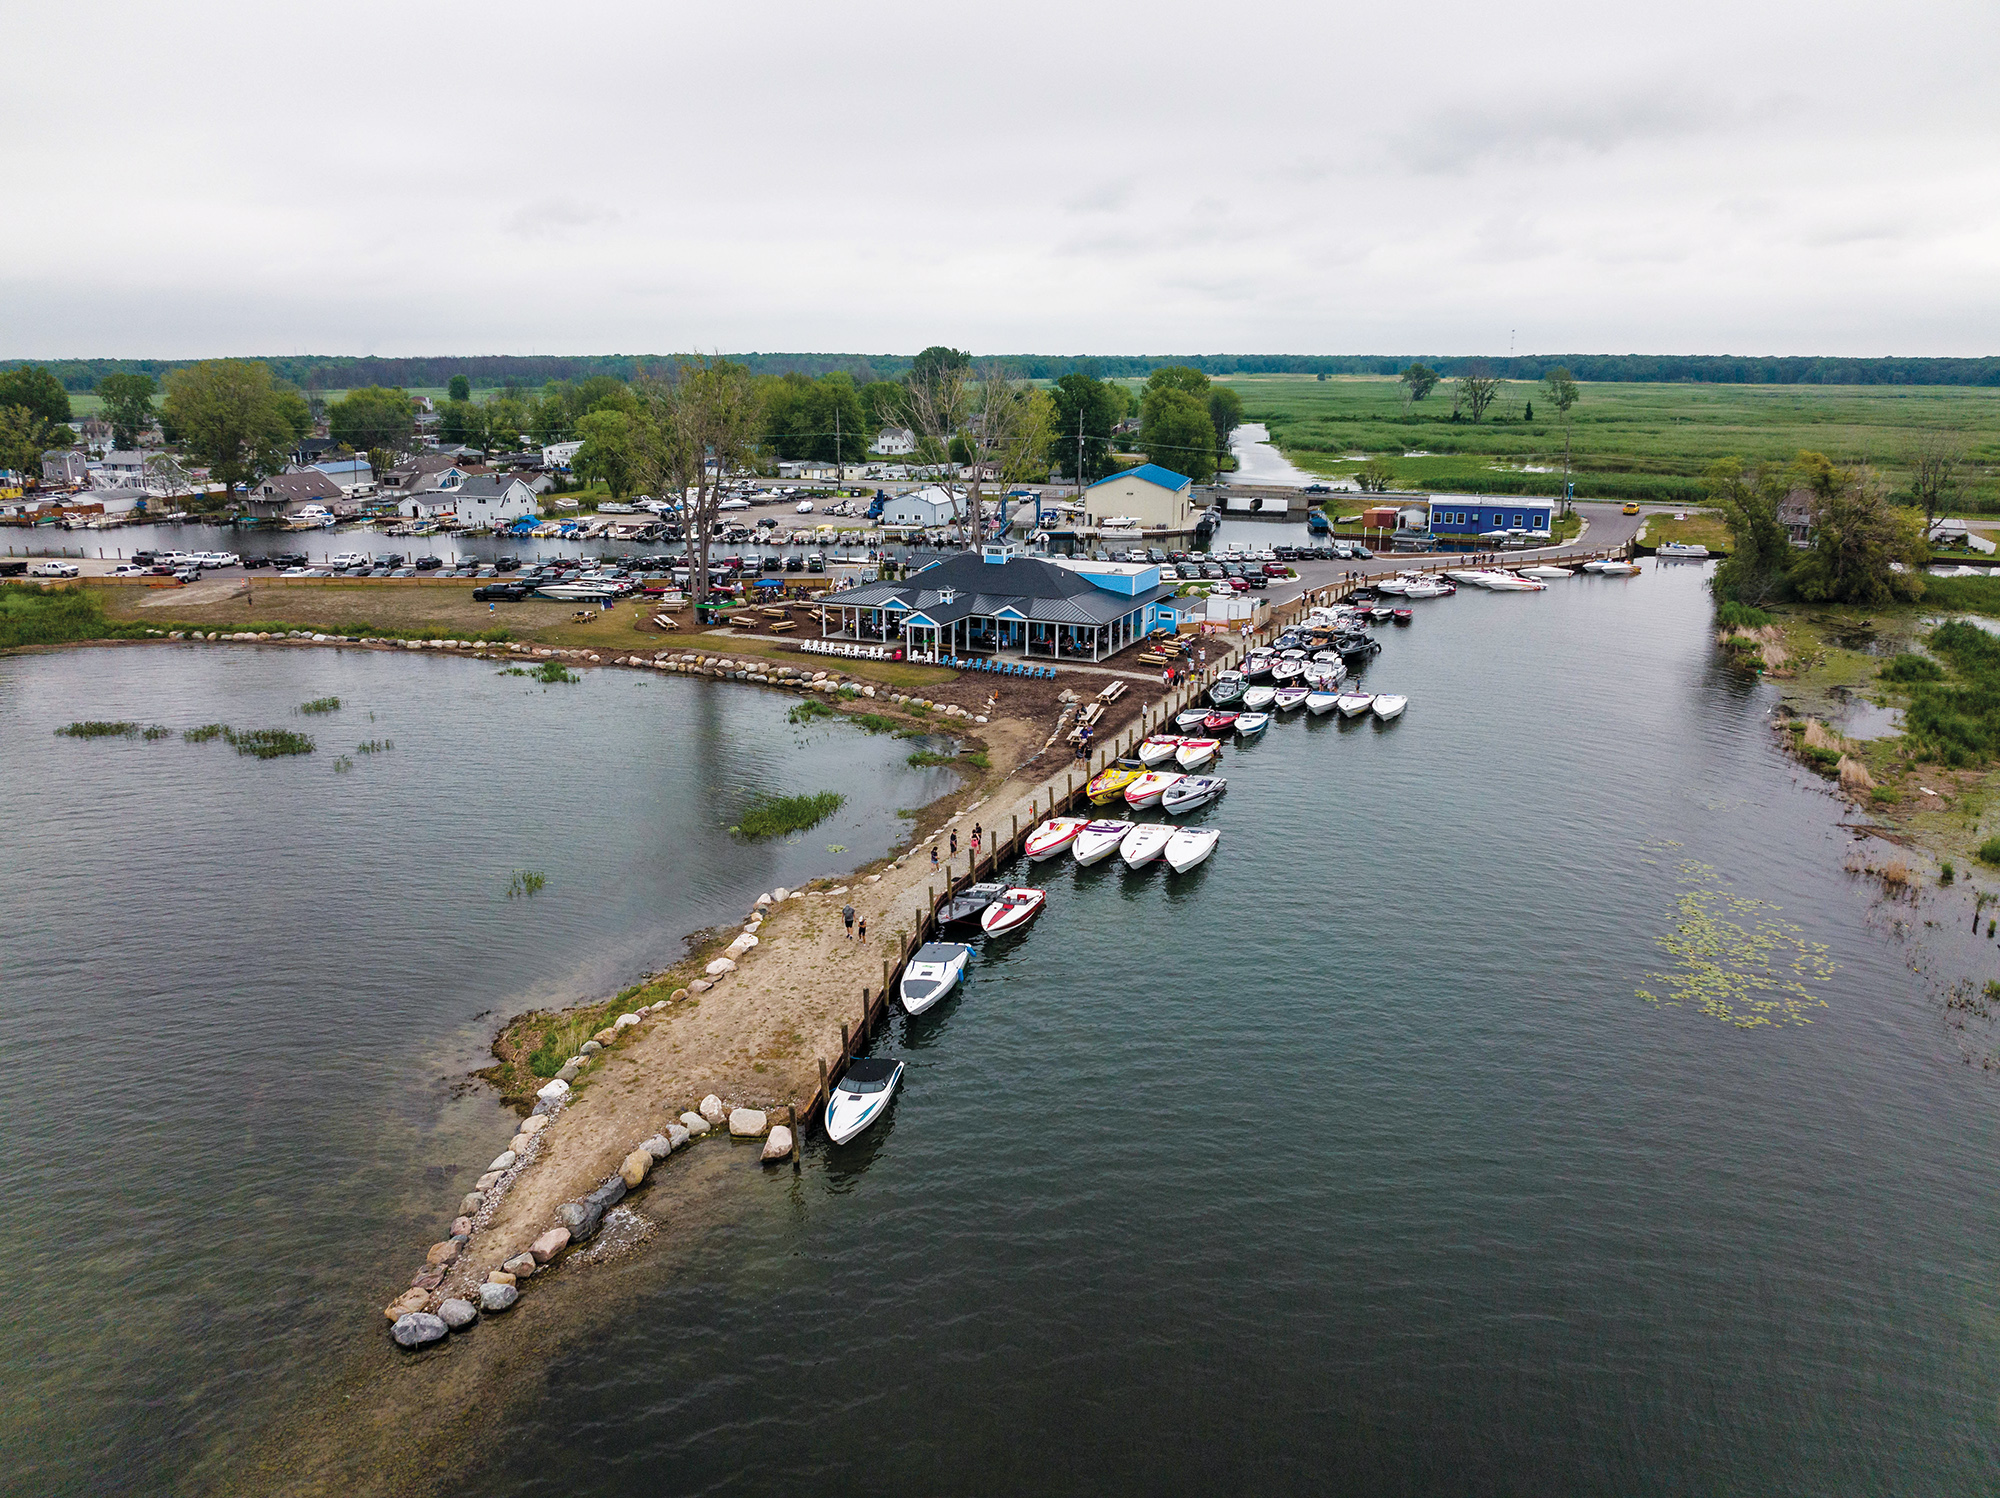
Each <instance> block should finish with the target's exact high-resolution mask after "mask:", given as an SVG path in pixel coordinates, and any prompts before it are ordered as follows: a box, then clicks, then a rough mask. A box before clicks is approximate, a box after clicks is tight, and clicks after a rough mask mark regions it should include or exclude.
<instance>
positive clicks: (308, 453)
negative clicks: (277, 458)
mask: <svg viewBox="0 0 2000 1498" xmlns="http://www.w3.org/2000/svg"><path fill="white" fill-rule="evenodd" d="M344 452H345V448H343V447H342V446H341V444H340V443H338V442H335V441H334V440H333V439H332V438H331V437H301V438H299V440H298V442H297V443H296V444H295V445H294V446H293V448H292V455H291V456H292V462H293V463H294V464H295V465H296V466H298V467H300V468H311V467H312V466H313V465H314V464H316V463H319V462H321V461H323V460H325V459H328V458H338V457H340V456H341V455H342V454H343V453H344Z"/></svg>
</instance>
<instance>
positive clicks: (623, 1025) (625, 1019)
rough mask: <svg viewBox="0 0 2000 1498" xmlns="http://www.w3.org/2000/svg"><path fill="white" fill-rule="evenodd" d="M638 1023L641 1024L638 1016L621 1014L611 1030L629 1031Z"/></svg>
mask: <svg viewBox="0 0 2000 1498" xmlns="http://www.w3.org/2000/svg"><path fill="white" fill-rule="evenodd" d="M638 1023H639V1016H638V1015H636V1014H621V1015H619V1016H618V1018H617V1019H616V1020H615V1021H613V1022H612V1026H611V1028H612V1029H614V1030H629V1029H631V1028H632V1027H633V1026H634V1025H636V1024H638Z"/></svg>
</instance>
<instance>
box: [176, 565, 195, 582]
mask: <svg viewBox="0 0 2000 1498" xmlns="http://www.w3.org/2000/svg"><path fill="white" fill-rule="evenodd" d="M174 581H175V582H177V583H198V582H200V581H201V568H199V567H180V568H176V569H175V571H174Z"/></svg>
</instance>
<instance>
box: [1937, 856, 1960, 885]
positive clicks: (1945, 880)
mask: <svg viewBox="0 0 2000 1498" xmlns="http://www.w3.org/2000/svg"><path fill="white" fill-rule="evenodd" d="M1957 878H1958V870H1957V869H1955V868H1954V867H1952V862H1951V860H1950V859H1949V858H1947V859H1946V860H1945V861H1944V862H1943V863H1941V864H1939V865H1938V883H1939V884H1950V883H1951V882H1952V881H1953V880H1955V879H1957Z"/></svg>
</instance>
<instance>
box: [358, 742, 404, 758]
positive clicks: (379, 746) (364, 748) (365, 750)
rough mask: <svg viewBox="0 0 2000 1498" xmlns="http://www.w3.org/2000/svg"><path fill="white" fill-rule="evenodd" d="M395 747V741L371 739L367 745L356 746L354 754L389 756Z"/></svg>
mask: <svg viewBox="0 0 2000 1498" xmlns="http://www.w3.org/2000/svg"><path fill="white" fill-rule="evenodd" d="M395 747H396V741H395V740H394V739H370V740H369V741H368V742H367V743H365V744H356V745H355V746H354V752H355V753H356V754H387V753H388V752H389V751H390V750H391V749H393V748H395Z"/></svg>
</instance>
